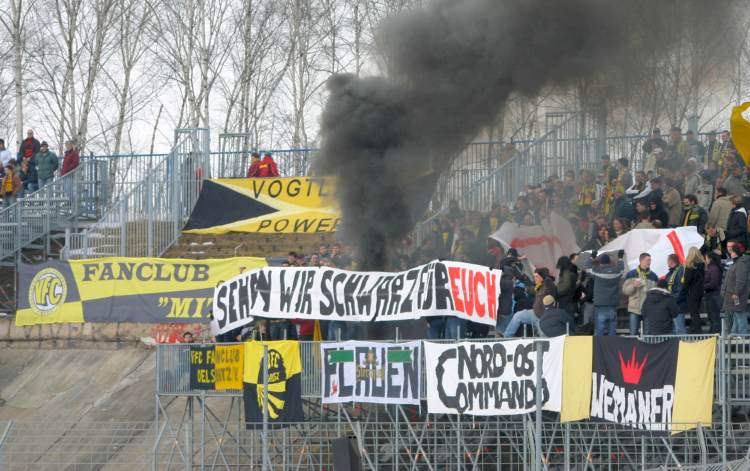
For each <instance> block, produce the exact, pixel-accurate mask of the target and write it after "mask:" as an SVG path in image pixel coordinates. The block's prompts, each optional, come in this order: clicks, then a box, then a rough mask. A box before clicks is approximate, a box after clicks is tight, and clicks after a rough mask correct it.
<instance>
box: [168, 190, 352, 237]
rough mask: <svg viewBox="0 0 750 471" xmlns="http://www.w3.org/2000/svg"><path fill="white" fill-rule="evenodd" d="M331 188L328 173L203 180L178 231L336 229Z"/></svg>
mask: <svg viewBox="0 0 750 471" xmlns="http://www.w3.org/2000/svg"><path fill="white" fill-rule="evenodd" d="M333 192H334V180H333V178H331V177H319V178H316V177H291V178H219V179H215V180H206V181H205V182H204V183H203V186H202V188H201V193H200V196H199V197H198V202H197V203H196V205H195V208H194V209H193V212H192V214H191V215H190V219H189V220H188V222H187V224H185V227H184V228H183V232H186V233H189V234H225V233H228V232H253V233H263V234H292V233H299V234H313V233H321V232H335V231H336V226H337V225H338V223H339V219H340V217H341V215H340V212H339V209H338V205H337V203H336V201H335V199H334V197H333Z"/></svg>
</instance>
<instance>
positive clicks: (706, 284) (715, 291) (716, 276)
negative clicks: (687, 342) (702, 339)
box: [703, 251, 724, 334]
mask: <svg viewBox="0 0 750 471" xmlns="http://www.w3.org/2000/svg"><path fill="white" fill-rule="evenodd" d="M704 257H705V258H704V260H705V263H706V273H705V275H704V277H703V291H704V295H703V300H704V301H705V304H706V312H707V314H708V333H709V334H720V333H721V315H720V312H721V297H720V294H721V278H722V276H723V274H724V273H723V272H724V269H723V267H722V265H721V257H720V256H719V254H717V253H716V252H713V251H711V252H707V253H706V255H705V256H704Z"/></svg>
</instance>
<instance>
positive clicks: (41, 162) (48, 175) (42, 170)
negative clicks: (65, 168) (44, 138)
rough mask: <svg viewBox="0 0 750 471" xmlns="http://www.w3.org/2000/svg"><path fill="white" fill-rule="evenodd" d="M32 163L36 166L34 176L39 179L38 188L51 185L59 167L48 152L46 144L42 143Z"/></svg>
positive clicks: (51, 153) (53, 155) (53, 154)
mask: <svg viewBox="0 0 750 471" xmlns="http://www.w3.org/2000/svg"><path fill="white" fill-rule="evenodd" d="M32 163H33V164H34V165H36V174H37V177H38V178H39V188H42V187H43V186H44V185H46V184H48V183H52V179H53V178H55V170H57V167H58V166H59V164H58V160H57V156H56V155H55V153H54V152H51V151H50V150H49V146H48V145H47V142H42V145H41V147H40V148H39V152H38V153H37V154H36V155H34V158H33V159H32Z"/></svg>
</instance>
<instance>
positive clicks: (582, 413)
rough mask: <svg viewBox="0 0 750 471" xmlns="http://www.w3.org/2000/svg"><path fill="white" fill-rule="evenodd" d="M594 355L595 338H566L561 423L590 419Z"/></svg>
mask: <svg viewBox="0 0 750 471" xmlns="http://www.w3.org/2000/svg"><path fill="white" fill-rule="evenodd" d="M593 354H594V342H593V337H571V336H567V337H565V350H564V353H563V384H562V408H561V410H560V422H572V421H575V420H583V419H588V418H589V415H590V413H591V375H592V369H593V366H592V358H593Z"/></svg>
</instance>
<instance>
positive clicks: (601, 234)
mask: <svg viewBox="0 0 750 471" xmlns="http://www.w3.org/2000/svg"><path fill="white" fill-rule="evenodd" d="M607 243H609V229H608V228H607V226H605V225H604V224H602V225H599V226H597V228H596V235H595V236H594V237H593V238H592V239H590V240H589V241H588V242H587V243H586V245H584V246H583V250H599V249H600V248H602V247H604V246H605V245H607Z"/></svg>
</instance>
